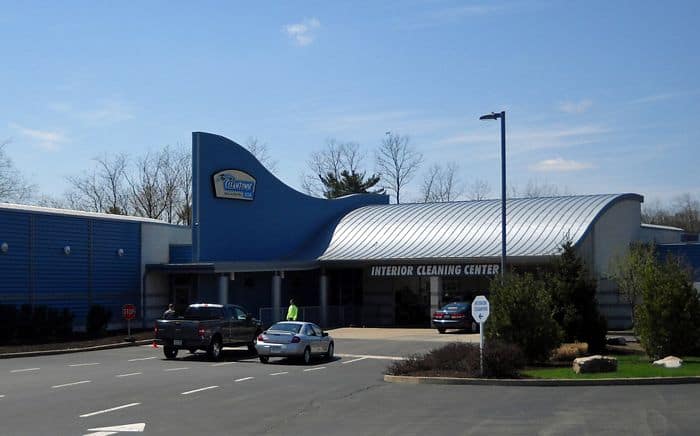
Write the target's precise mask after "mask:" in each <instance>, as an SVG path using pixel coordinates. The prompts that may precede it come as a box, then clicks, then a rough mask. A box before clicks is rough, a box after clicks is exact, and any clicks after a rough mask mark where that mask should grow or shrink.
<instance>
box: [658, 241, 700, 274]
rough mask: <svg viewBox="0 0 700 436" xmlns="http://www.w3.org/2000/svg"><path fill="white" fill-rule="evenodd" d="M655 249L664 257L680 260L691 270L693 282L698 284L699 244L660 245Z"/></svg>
mask: <svg viewBox="0 0 700 436" xmlns="http://www.w3.org/2000/svg"><path fill="white" fill-rule="evenodd" d="M657 249H658V251H659V252H660V253H662V254H664V255H667V254H672V255H674V256H676V257H679V258H681V259H682V260H683V261H684V262H686V263H687V264H688V265H689V266H690V267H692V268H693V280H694V281H696V282H700V244H698V243H687V244H660V245H658V246H657Z"/></svg>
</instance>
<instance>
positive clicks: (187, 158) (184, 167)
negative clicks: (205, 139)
mask: <svg viewBox="0 0 700 436" xmlns="http://www.w3.org/2000/svg"><path fill="white" fill-rule="evenodd" d="M177 164H178V166H179V175H180V178H179V179H178V189H177V191H178V192H177V194H176V198H177V199H178V200H177V201H178V206H177V222H178V224H184V225H188V226H190V225H192V155H191V154H190V152H189V150H187V149H186V148H184V147H180V151H179V156H178V160H177Z"/></svg>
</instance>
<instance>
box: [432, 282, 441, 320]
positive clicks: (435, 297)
mask: <svg viewBox="0 0 700 436" xmlns="http://www.w3.org/2000/svg"><path fill="white" fill-rule="evenodd" d="M441 306H442V277H430V318H431V319H432V318H433V313H435V311H436V310H438V309H440V307H441Z"/></svg>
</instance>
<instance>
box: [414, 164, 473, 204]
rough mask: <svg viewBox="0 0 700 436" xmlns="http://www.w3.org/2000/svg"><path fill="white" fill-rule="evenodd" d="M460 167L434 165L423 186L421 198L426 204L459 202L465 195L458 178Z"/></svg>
mask: <svg viewBox="0 0 700 436" xmlns="http://www.w3.org/2000/svg"><path fill="white" fill-rule="evenodd" d="M458 169H459V166H458V165H457V164H456V163H454V162H450V163H448V164H447V165H445V166H444V167H443V166H440V165H438V164H434V165H433V166H431V167H430V168H428V171H427V172H426V174H425V177H424V178H423V184H422V185H421V198H422V200H423V201H424V202H444V201H455V200H458V199H459V198H460V197H461V196H462V195H463V194H464V188H463V185H462V183H461V182H460V181H459V179H458V177H457V172H458Z"/></svg>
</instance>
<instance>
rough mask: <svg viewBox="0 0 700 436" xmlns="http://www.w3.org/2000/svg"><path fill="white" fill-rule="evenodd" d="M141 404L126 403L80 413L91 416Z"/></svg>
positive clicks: (87, 416) (83, 416)
mask: <svg viewBox="0 0 700 436" xmlns="http://www.w3.org/2000/svg"><path fill="white" fill-rule="evenodd" d="M139 404H141V403H130V404H125V405H123V406H117V407H112V408H111V409H105V410H98V411H97V412H91V413H86V414H84V415H80V417H81V418H89V417H90V416H95V415H101V414H103V413H108V412H114V411H115V410H121V409H126V408H127V407H134V406H138V405H139Z"/></svg>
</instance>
